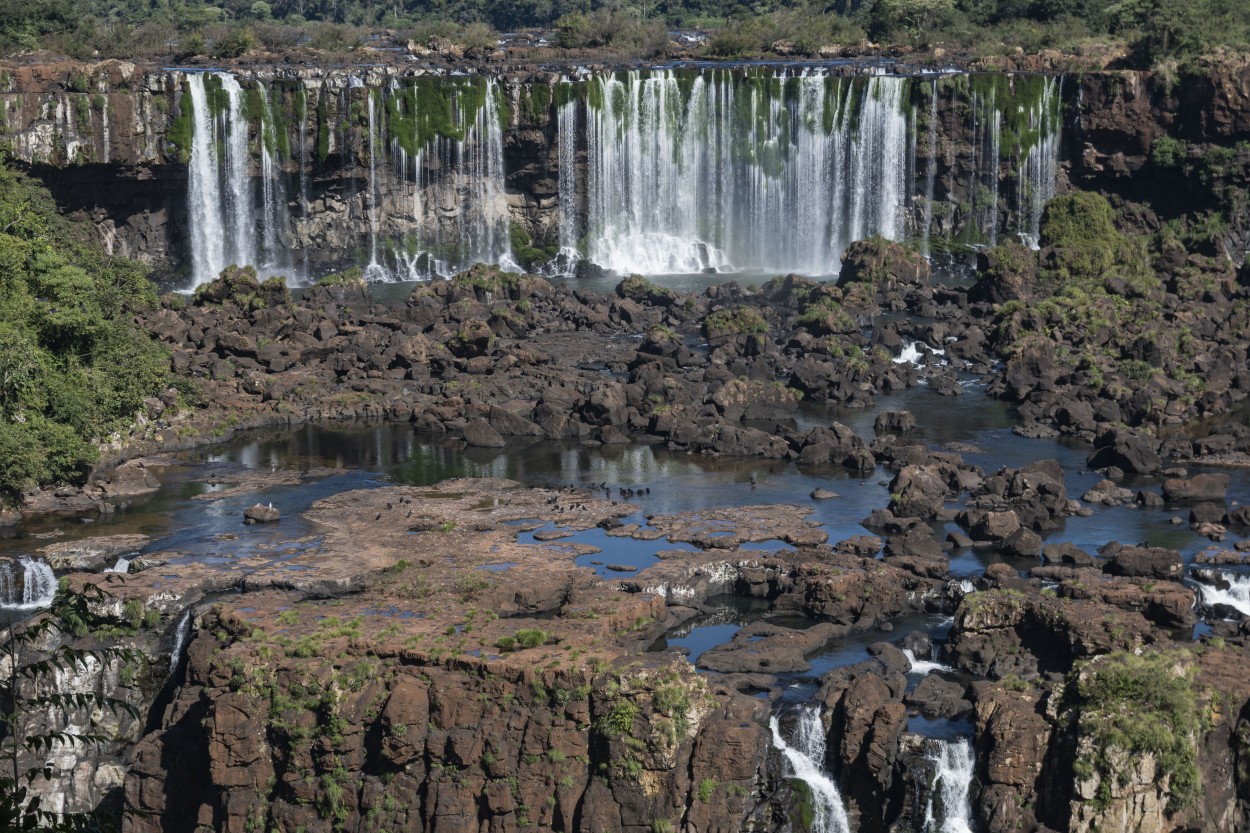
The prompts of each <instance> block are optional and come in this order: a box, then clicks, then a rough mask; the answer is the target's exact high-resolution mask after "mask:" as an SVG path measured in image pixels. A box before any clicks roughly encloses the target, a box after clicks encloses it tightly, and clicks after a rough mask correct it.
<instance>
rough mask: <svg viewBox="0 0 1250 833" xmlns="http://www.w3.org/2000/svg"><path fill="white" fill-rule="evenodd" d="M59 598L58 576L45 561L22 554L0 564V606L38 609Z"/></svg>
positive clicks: (10, 608) (14, 608)
mask: <svg viewBox="0 0 1250 833" xmlns="http://www.w3.org/2000/svg"><path fill="white" fill-rule="evenodd" d="M55 597H56V575H55V574H54V573H53V572H52V568H51V567H50V566H48V565H47V564H46V563H44V562H43V561H38V560H35V559H32V558H31V557H30V556H28V555H23V556H21V557H20V558H19V559H18V560H17V561H16V562H13V561H5V562H3V563H0V608H2V609H5V610H39V609H41V608H45V607H47V606H48V605H50V604H52V600H53V599H54V598H55Z"/></svg>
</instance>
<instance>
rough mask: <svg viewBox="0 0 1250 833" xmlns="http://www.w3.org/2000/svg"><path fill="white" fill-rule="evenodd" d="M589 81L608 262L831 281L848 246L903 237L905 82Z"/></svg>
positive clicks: (617, 77) (737, 77) (592, 228)
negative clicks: (877, 237)
mask: <svg viewBox="0 0 1250 833" xmlns="http://www.w3.org/2000/svg"><path fill="white" fill-rule="evenodd" d="M589 84H590V85H591V87H592V89H591V90H590V92H589V94H588V95H587V97H586V102H585V103H584V105H583V106H584V108H585V121H586V125H587V128H586V138H587V141H586V146H587V156H588V158H587V172H586V181H585V182H584V183H583V188H584V191H583V192H584V194H585V201H586V209H587V226H588V229H587V231H588V232H589V234H588V235H587V240H588V247H589V251H588V253H587V254H588V256H589V258H590V259H591V260H592V261H593V262H595V263H596V264H598V265H600V266H603V267H605V268H608V269H613V270H615V271H618V272H635V271H636V272H643V273H651V274H656V273H665V272H699V271H708V270H731V269H775V270H794V271H801V272H806V273H809V274H829V273H831V272H835V271H837V269H838V266H839V263H838V258H839V256H840V255H841V252H842V250H843V249H844V248H845V247H846V246H847V245H848V244H849V243H850V242H851V241H853V240H857V239H860V238H862V237H865V236H868V235H871V234H881V235H884V236H886V237H890V238H896V237H899V236H901V234H902V233H903V232H904V223H903V216H904V208H905V206H906V205H907V202H908V199H909V189H908V188H907V187H906V175H907V169H908V165H909V163H910V160H909V158H908V148H909V143H908V134H907V123H908V115H907V114H908V112H909V111H910V107H909V105H908V103H907V102H906V101H905V100H904V98H905V96H904V93H905V91H906V89H907V82H906V81H905V80H904V79H902V78H897V77H890V76H873V77H871V78H854V79H851V78H830V77H827V76H824V75H817V74H804V75H800V76H786V75H784V74H779V75H776V76H765V75H759V74H746V75H744V74H741V73H734V72H730V71H724V70H717V71H707V72H702V73H699V74H698V75H696V76H694V77H693V78H688V77H684V76H679V75H678V74H677V73H675V72H673V71H669V70H656V71H650V72H643V71H635V72H631V73H628V74H625V75H622V74H612V75H606V74H605V75H601V76H597V77H595V78H592V79H591V80H590V81H589ZM570 190H572V189H569V188H568V183H566V184H565V188H564V190H563V191H562V193H568V192H569V191H570ZM563 228H565V227H564V226H562V229H563ZM564 237H565V238H566V239H569V240H572V239H576V237H577V235H576V234H575V233H573V232H569V231H565V232H564Z"/></svg>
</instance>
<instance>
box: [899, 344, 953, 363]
mask: <svg viewBox="0 0 1250 833" xmlns="http://www.w3.org/2000/svg"><path fill="white" fill-rule="evenodd" d="M925 346H926V347H928V345H925ZM927 355H933V356H938V357H945V356H946V351H945V350H942V349H939V348H937V347H928V349H927V350H921V349H920V342H919V341H909V342H907V343H906V344H904V345H903V349H902V350H901V351H900V352H899V354H898V355H897V356H895V357H894V363H895V364H910V365H914V366H915V367H921V366H922V365H923V364H924V360H925V357H926V356H927ZM929 363H930V364H932V363H933V362H929ZM940 363H941V364H946V359H945V358H942V360H941V362H940Z"/></svg>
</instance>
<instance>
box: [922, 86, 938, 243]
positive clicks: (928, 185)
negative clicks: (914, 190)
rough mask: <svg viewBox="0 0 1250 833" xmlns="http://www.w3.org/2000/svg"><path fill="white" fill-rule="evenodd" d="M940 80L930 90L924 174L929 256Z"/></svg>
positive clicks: (925, 222)
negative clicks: (926, 162) (926, 161)
mask: <svg viewBox="0 0 1250 833" xmlns="http://www.w3.org/2000/svg"><path fill="white" fill-rule="evenodd" d="M937 102H938V80H937V79H936V78H934V79H933V86H932V89H931V90H930V91H929V136H928V139H929V142H928V148H927V149H928V164H926V165H925V174H924V236H923V238H922V239H923V245H924V249H923V251H924V254H925V257H928V256H929V240H930V238H931V237H932V235H933V186H934V181H935V178H936V176H937V120H938V109H937Z"/></svg>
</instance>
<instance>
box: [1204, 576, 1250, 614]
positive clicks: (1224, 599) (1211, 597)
mask: <svg viewBox="0 0 1250 833" xmlns="http://www.w3.org/2000/svg"><path fill="white" fill-rule="evenodd" d="M1202 572H1203V573H1207V574H1209V579H1208V576H1203V577H1202V578H1203V581H1202V582H1201V583H1199V584H1198V591H1199V592H1200V593H1201V594H1202V602H1203V604H1206V605H1224V606H1226V607H1231V608H1233V609H1234V610H1236V611H1238V612H1239V613H1241V615H1242V616H1250V575H1248V574H1246V573H1233V572H1229V571H1227V570H1204V571H1202ZM1208 580H1214V581H1217V582H1219V585H1227V586H1219V585H1216V584H1209V583H1207V581H1208Z"/></svg>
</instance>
